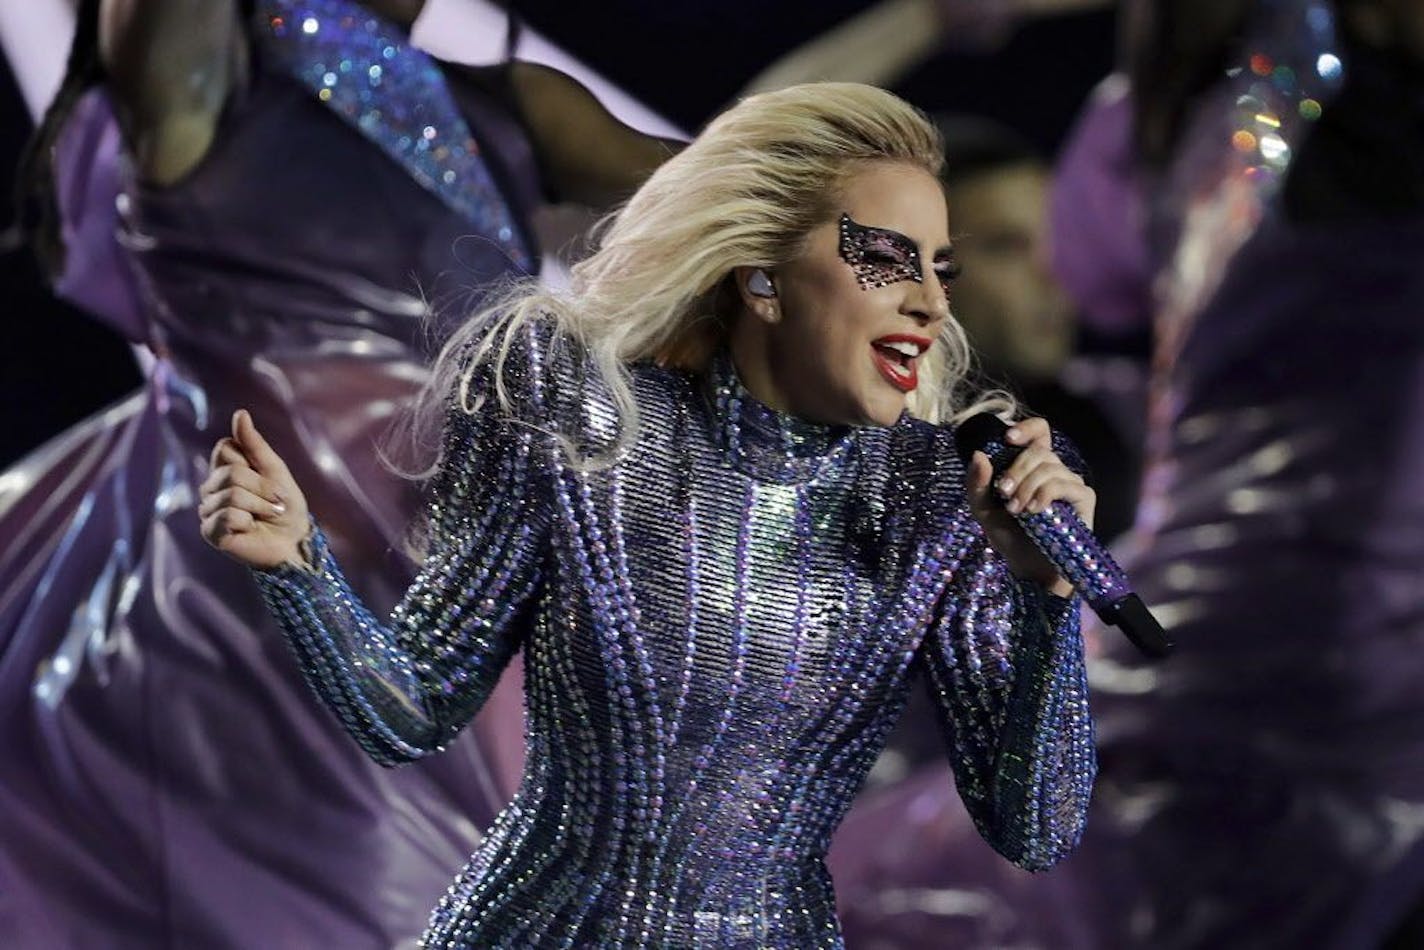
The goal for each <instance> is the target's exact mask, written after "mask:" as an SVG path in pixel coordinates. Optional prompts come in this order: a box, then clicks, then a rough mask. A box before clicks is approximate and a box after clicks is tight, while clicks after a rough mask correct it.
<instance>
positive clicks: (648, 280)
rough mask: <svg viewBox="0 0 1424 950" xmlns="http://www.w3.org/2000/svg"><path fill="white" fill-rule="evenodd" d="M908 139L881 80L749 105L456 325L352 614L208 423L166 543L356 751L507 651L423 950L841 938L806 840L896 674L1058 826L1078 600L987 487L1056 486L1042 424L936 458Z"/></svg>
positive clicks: (958, 361)
mask: <svg viewBox="0 0 1424 950" xmlns="http://www.w3.org/2000/svg"><path fill="white" fill-rule="evenodd" d="M940 161H941V156H940V153H939V150H938V145H937V136H936V133H935V131H934V129H933V127H932V126H931V125H930V124H929V123H928V121H927V120H926V119H925V118H924V117H923V116H922V115H920V114H919V113H918V112H916V111H914V110H913V109H911V108H910V107H909V106H907V105H905V104H904V103H903V102H901V101H900V100H898V99H897V98H895V97H894V96H892V95H890V94H888V93H885V92H882V91H880V90H875V89H872V88H870V87H867V86H859V85H854V84H817V85H809V86H799V87H795V88H792V89H788V90H784V91H781V92H776V93H768V94H765V95H761V96H755V97H752V98H750V99H748V100H746V101H744V102H742V103H741V104H739V105H738V106H736V107H734V108H732V109H731V110H729V111H728V112H727V113H725V114H724V115H722V116H721V117H719V118H718V119H717V120H715V121H714V122H713V123H712V124H711V125H710V126H709V127H708V128H707V130H706V131H705V132H703V133H702V135H700V136H699V137H698V138H697V139H696V140H695V141H694V142H693V143H692V144H691V145H690V146H689V147H688V148H687V149H686V150H685V151H683V152H682V153H681V154H680V155H678V156H677V157H676V158H674V159H672V160H670V161H669V162H668V163H667V164H665V165H664V166H663V167H662V168H660V169H659V170H658V171H657V172H656V173H654V175H653V176H652V177H651V178H650V179H649V181H648V182H647V183H646V184H645V185H644V186H643V187H642V188H641V189H640V190H639V191H638V192H637V193H636V194H635V195H634V196H633V197H632V199H631V200H630V201H629V203H628V204H627V206H626V207H625V208H624V209H623V210H622V211H621V213H620V214H619V216H618V217H617V219H616V221H615V222H614V223H613V224H612V226H611V227H610V229H609V230H608V232H607V234H606V235H605V237H604V238H603V241H602V244H601V247H600V248H599V250H598V251H597V252H596V253H594V254H593V255H592V256H591V257H590V258H589V259H587V260H586V261H584V262H582V263H581V264H579V265H577V266H576V267H575V268H574V270H573V285H572V288H571V289H570V291H569V292H568V293H566V294H555V293H549V292H540V291H537V290H530V289H528V288H525V289H522V290H518V289H517V290H515V291H514V292H513V293H512V294H511V295H509V296H508V297H506V298H504V299H502V300H500V301H497V302H495V303H494V304H493V305H491V307H490V308H488V309H486V310H484V311H482V312H481V313H479V314H477V315H476V316H475V317H474V318H472V319H471V321H470V323H469V324H468V326H467V328H466V330H465V332H464V333H462V334H461V336H460V337H459V338H457V340H456V341H454V342H453V343H452V344H451V346H450V347H449V348H447V351H446V353H445V354H444V356H443V358H442V364H441V366H442V369H441V371H440V372H439V373H438V375H437V382H436V383H435V385H434V387H433V389H432V393H433V395H434V397H435V398H434V404H435V405H436V406H437V407H438V408H440V410H441V411H442V413H444V412H445V411H446V410H447V408H448V416H447V418H446V421H445V442H444V457H443V459H442V461H441V464H440V468H439V471H438V474H437V475H436V477H435V480H434V483H433V488H432V491H431V495H430V507H429V528H430V536H431V544H430V551H429V554H428V556H427V559H426V561H425V565H424V568H423V570H422V572H421V575H420V577H419V578H418V579H417V581H416V583H415V585H414V586H413V587H412V588H411V589H410V590H409V591H408V592H407V593H406V595H405V597H404V599H403V600H402V602H401V604H400V605H399V606H398V607H397V608H396V610H395V611H394V613H393V614H392V615H391V617H390V619H389V620H386V621H382V620H380V619H378V618H377V617H376V616H375V615H374V614H373V613H372V612H371V611H370V610H369V609H367V607H366V606H365V605H364V604H363V602H362V600H361V598H360V597H358V596H357V595H356V594H355V593H354V592H353V591H352V589H351V587H350V585H349V584H348V583H347V581H346V579H345V576H344V570H343V568H342V566H340V561H339V558H338V557H336V556H334V555H333V554H332V551H331V548H330V545H329V542H328V538H327V533H326V531H325V526H324V525H325V518H326V511H325V510H324V506H323V505H322V504H320V503H319V502H315V501H313V502H311V503H310V504H309V503H308V501H307V500H306V499H305V497H304V494H303V491H302V489H301V488H300V487H299V486H300V482H301V477H302V476H301V473H300V472H295V471H294V470H293V469H292V468H291V466H290V465H289V464H288V463H287V462H286V461H285V460H284V459H283V458H282V456H281V453H280V452H279V451H276V450H274V448H273V447H272V446H270V445H269V443H268V441H267V440H266V439H265V438H264V437H263V436H262V435H261V434H259V432H258V428H257V426H256V425H255V423H254V418H256V417H258V413H252V414H249V413H247V412H246V411H240V412H238V413H237V414H236V415H235V418H234V434H233V436H231V437H229V438H226V439H223V440H222V441H220V442H219V443H218V444H217V445H216V446H215V448H214V450H213V460H212V461H213V471H212V475H211V476H210V477H209V479H208V480H207V481H206V482H205V483H204V486H203V488H204V498H203V502H202V505H201V507H200V511H201V512H202V514H203V521H202V532H203V535H204V536H205V537H206V538H207V539H208V540H209V542H210V543H212V544H213V545H214V546H216V547H217V548H219V549H220V550H223V551H225V552H226V553H228V554H230V555H231V556H233V557H234V558H236V559H237V560H239V561H240V562H242V563H244V564H247V565H249V566H250V567H252V568H254V569H255V577H256V579H257V582H258V583H259V584H260V586H261V588H262V590H263V592H264V594H265V596H266V598H267V602H268V603H269V605H270V606H271V608H272V609H273V611H274V612H275V614H276V615H277V616H278V617H279V618H280V620H281V623H282V626H283V628H284V629H285V631H286V633H287V635H288V638H289V640H290V642H291V645H292V646H293V648H294V649H295V652H296V654H297V656H298V657H299V659H300V662H301V666H302V669H303V670H304V672H305V673H306V674H307V676H308V677H309V679H310V680H311V681H312V683H313V685H314V686H315V688H316V690H317V691H318V692H319V693H320V694H321V695H322V697H323V698H324V699H325V700H326V701H327V703H328V705H330V707H331V708H332V710H333V711H334V712H335V713H336V714H337V715H338V716H340V717H341V719H342V721H343V722H344V723H345V725H346V726H347V728H348V729H349V730H350V731H351V732H352V734H353V735H354V736H355V737H356V739H357V741H358V742H360V744H361V745H362V746H363V747H364V748H365V749H366V750H367V751H368V752H369V753H370V754H371V755H372V756H373V757H374V758H376V759H377V760H379V761H382V762H387V763H391V764H394V763H398V762H403V761H407V760H410V759H416V758H420V757H422V756H425V755H428V754H430V753H433V752H435V751H437V750H438V749H439V748H440V747H442V746H443V745H444V744H445V743H447V742H449V741H451V739H452V738H453V737H454V736H455V735H456V734H457V733H458V732H459V730H460V729H461V728H462V727H463V725H464V724H465V723H466V722H468V721H469V719H470V717H471V715H473V714H474V713H475V712H476V711H477V710H478V709H479V707H480V704H481V702H482V701H483V699H484V697H485V696H486V695H487V694H488V691H489V688H490V685H491V683H492V682H493V681H494V679H495V678H496V677H497V676H498V674H499V671H500V668H501V667H502V666H503V664H504V663H505V662H506V661H507V660H508V658H509V657H510V655H511V654H512V653H513V652H514V651H515V650H516V649H520V648H522V649H523V650H524V651H525V654H526V656H527V658H528V661H527V664H526V675H527V687H528V708H529V714H530V723H529V736H528V756H527V764H526V771H525V774H524V780H523V782H522V784H521V786H520V790H519V792H518V794H517V796H516V797H515V799H514V801H513V802H512V803H511V805H510V806H509V807H508V808H507V809H506V810H505V811H504V812H503V813H502V814H501V816H500V817H499V819H498V820H497V821H496V823H495V827H494V829H493V831H492V832H491V834H490V836H489V838H488V839H487V841H486V842H485V844H484V845H483V846H481V848H480V849H479V850H478V851H477V852H476V853H475V855H474V857H473V858H472V859H471V861H470V863H469V864H468V865H467V866H466V868H465V870H464V871H463V872H461V874H460V875H459V876H458V877H457V878H456V880H455V882H454V883H453V884H452V885H451V887H450V889H449V890H448V892H447V894H446V896H445V898H444V899H443V900H442V901H441V902H440V904H439V906H438V907H437V908H436V910H435V911H434V914H433V915H432V918H431V925H430V929H429V930H428V931H427V933H426V936H425V942H426V945H427V946H432V947H436V946H438V947H492V946H511V947H514V946H517V947H525V946H554V945H559V946H627V945H634V944H638V945H656V946H669V947H687V946H776V947H798V948H804V947H810V946H822V947H834V946H839V945H840V942H841V941H840V932H839V927H838V924H837V921H836V919H835V916H834V903H833V895H832V889H831V882H830V878H829V876H828V874H827V872H826V869H825V866H824V864H823V861H822V858H823V855H824V853H825V849H826V847H827V845H828V843H829V839H830V836H831V833H832V832H833V831H834V829H835V827H836V825H837V823H838V821H839V819H840V817H841V815H842V814H843V813H844V811H845V809H846V807H847V806H848V805H849V803H850V800H851V799H852V797H853V796H854V794H855V791H856V789H857V788H858V787H859V786H860V784H861V782H862V781H863V779H864V777H865V773H866V771H867V770H868V769H869V767H870V765H871V763H872V762H873V761H874V759H875V757H876V755H877V753H878V752H879V749H880V746H881V745H882V744H883V742H884V739H885V736H886V734H887V733H888V731H889V730H890V728H891V726H892V725H893V724H894V721H895V718H896V716H897V715H898V712H899V710H900V709H901V708H902V706H903V704H904V701H905V697H906V694H907V692H908V689H909V684H910V679H911V673H912V671H915V670H923V671H924V672H925V673H926V674H927V682H928V685H929V688H930V689H931V690H932V691H933V693H934V695H935V698H936V701H937V703H938V706H939V709H940V714H941V724H942V725H943V727H944V729H945V736H946V748H947V751H948V754H949V758H950V760H951V761H952V762H953V764H954V767H955V770H956V774H957V780H958V785H959V790H960V794H961V795H962V796H963V797H964V799H965V801H966V803H967V805H968V807H969V809H970V811H971V813H972V814H974V816H975V818H976V821H977V823H978V827H979V828H980V830H981V831H982V832H983V834H984V836H985V837H986V838H987V839H988V840H989V841H990V842H991V843H992V844H993V845H994V847H995V848H997V849H998V850H999V851H1000V852H1001V853H1002V854H1004V855H1005V856H1006V857H1008V858H1009V859H1011V860H1012V861H1014V862H1016V863H1018V864H1020V865H1022V866H1025V867H1030V868H1042V867H1047V866H1048V865H1050V864H1052V863H1054V862H1055V861H1057V860H1058V859H1059V858H1061V857H1062V856H1063V855H1064V854H1066V853H1067V852H1068V851H1069V850H1070V849H1071V848H1072V847H1073V844H1074V842H1075V841H1076V840H1077V838H1078V835H1079V834H1080V831H1081V827H1082V816H1083V813H1084V811H1085V809H1086V806H1087V801H1088V796H1089V793H1090V789H1091V786H1092V779H1093V773H1094V767H1095V766H1094V761H1095V759H1094V751H1093V743H1092V728H1091V722H1090V720H1089V717H1088V711H1087V702H1086V693H1085V684H1084V678H1083V667H1082V653H1081V644H1080V640H1079V635H1078V601H1077V599H1076V597H1074V596H1072V590H1071V588H1070V587H1068V585H1067V584H1066V582H1065V581H1063V579H1062V578H1060V577H1059V576H1058V575H1057V572H1056V571H1055V569H1054V568H1053V567H1052V566H1050V565H1049V564H1048V563H1047V562H1046V561H1045V560H1044V559H1043V557H1042V556H1041V555H1040V554H1039V553H1038V552H1037V549H1036V548H1034V547H1033V546H1032V544H1031V543H1029V542H1028V540H1027V537H1026V536H1025V535H1024V534H1023V533H1022V531H1021V530H1020V529H1019V527H1018V525H1017V522H1016V521H1014V519H1013V518H1012V516H1011V514H1010V513H1009V510H1040V509H1041V508H1042V506H1044V505H1045V504H1047V503H1048V502H1050V501H1051V500H1055V499H1058V500H1063V501H1066V502H1069V503H1071V504H1072V505H1074V506H1075V507H1076V509H1077V510H1078V512H1079V513H1080V515H1081V516H1082V517H1083V518H1085V519H1087V520H1089V521H1091V518H1092V514H1093V506H1094V494H1093V492H1092V491H1091V489H1089V488H1088V487H1087V486H1086V485H1085V484H1084V483H1083V480H1082V479H1081V478H1080V477H1079V476H1078V475H1077V474H1075V473H1074V472H1073V471H1072V470H1071V469H1070V468H1069V467H1067V466H1066V465H1065V464H1064V462H1063V461H1061V460H1060V455H1059V454H1057V452H1056V451H1055V448H1054V445H1053V442H1052V440H1051V437H1050V431H1049V427H1048V425H1047V424H1046V423H1045V422H1044V421H1043V420H1039V419H1034V420H1025V421H1021V422H1018V423H1016V424H1015V426H1014V431H1013V434H1012V435H1011V439H1013V440H1015V441H1016V443H1017V444H1018V445H1019V446H1021V447H1023V448H1024V452H1023V454H1021V455H1020V456H1019V458H1018V460H1017V461H1015V462H1014V464H1013V466H1012V467H1011V468H1009V469H1008V470H1007V472H1006V473H1004V476H1003V477H1002V478H1000V479H999V480H998V481H997V482H996V487H991V485H990V481H991V472H990V468H989V465H988V461H987V459H985V458H984V456H983V455H982V453H981V454H976V455H975V456H974V457H973V460H972V464H970V465H966V464H965V463H963V462H962V461H961V460H960V458H959V456H958V455H957V454H956V452H955V449H954V447H953V441H954V439H953V437H954V431H955V429H954V423H955V421H956V420H959V419H962V418H964V417H965V416H966V415H967V414H970V413H973V412H976V411H979V409H981V408H983V404H982V403H981V404H969V401H968V400H966V399H965V398H964V397H965V393H964V392H963V391H962V387H961V386H960V383H961V377H962V374H963V370H964V366H965V364H966V359H967V355H968V354H967V346H966V343H965V341H964V337H963V334H962V331H960V330H959V328H958V327H957V325H956V324H955V323H954V321H953V320H952V319H950V315H949V308H948V301H947V292H948V289H949V284H950V282H951V280H952V278H953V276H954V273H955V271H956V269H957V265H956V263H955V261H954V257H953V250H952V247H951V246H950V243H949V239H948V233H947V226H946V214H945V207H944V198H943V194H942V191H941V188H940V185H939V183H938V181H937V179H936V177H935V174H936V172H937V171H938V169H939V164H940ZM999 407H1000V408H1008V407H1005V406H1003V405H1000V406H999ZM1062 448H1063V447H1062V446H1060V450H1062ZM996 493H997V494H998V495H999V496H1002V497H1003V498H1005V505H1004V507H1001V506H1000V505H999V504H998V503H996V502H995V500H994V496H995V494H996ZM1006 508H1007V509H1009V510H1006ZM309 517H310V518H311V520H309Z"/></svg>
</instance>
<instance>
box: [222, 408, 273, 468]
mask: <svg viewBox="0 0 1424 950" xmlns="http://www.w3.org/2000/svg"><path fill="white" fill-rule="evenodd" d="M232 437H233V441H234V442H235V443H236V444H237V447H238V449H239V450H241V452H242V454H243V455H246V456H247V458H248V460H249V461H250V462H251V463H252V467H253V468H255V469H257V471H258V472H259V473H261V474H263V475H273V476H280V475H285V474H286V472H287V466H286V463H284V462H283V461H282V457H281V456H280V455H278V454H277V452H276V451H275V450H274V449H273V448H272V446H271V445H269V444H268V442H267V440H266V439H264V438H263V437H262V433H260V432H258V431H257V426H256V425H255V424H254V423H253V421H252V413H250V412H248V411H247V410H246V409H239V410H237V412H235V413H233V414H232Z"/></svg>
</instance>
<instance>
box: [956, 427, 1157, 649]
mask: <svg viewBox="0 0 1424 950" xmlns="http://www.w3.org/2000/svg"><path fill="white" fill-rule="evenodd" d="M1008 429H1009V427H1008V426H1006V425H1005V424H1004V423H1003V422H1001V421H999V419H998V418H996V417H995V416H992V415H990V414H989V413H987V412H981V413H980V414H979V415H977V416H974V417H972V418H970V419H967V420H965V422H964V424H963V425H961V426H960V427H959V429H958V430H957V431H956V432H955V444H956V446H957V447H958V449H959V454H960V456H961V457H962V458H963V459H964V464H965V465H968V464H969V460H970V458H972V457H973V455H974V453H975V452H976V451H977V452H983V453H984V454H985V455H987V456H988V457H989V463H990V464H991V465H992V466H993V467H994V477H995V478H997V477H998V476H999V475H1000V474H1001V473H1002V472H1003V471H1004V470H1005V469H1006V468H1008V467H1009V464H1010V463H1012V462H1013V460H1014V459H1015V458H1016V457H1017V456H1018V454H1019V452H1021V451H1023V450H1022V449H1021V448H1020V447H1018V446H1015V445H1009V444H1008V442H1006V441H1005V433H1007V432H1008ZM1014 518H1015V519H1016V520H1017V521H1018V523H1019V524H1020V525H1021V526H1022V527H1023V529H1024V533H1025V534H1027V535H1028V536H1029V538H1030V539H1031V540H1032V541H1033V543H1034V544H1035V545H1036V546H1037V547H1038V549H1039V550H1040V551H1042V552H1043V556H1044V557H1046V558H1048V560H1049V562H1050V563H1052V564H1053V566H1054V567H1056V568H1058V570H1059V572H1060V573H1061V574H1062V575H1063V576H1064V577H1065V578H1067V580H1068V583H1070V584H1072V585H1073V588H1074V589H1075V590H1077V591H1078V593H1079V594H1081V595H1082V597H1083V599H1084V600H1086V601H1087V602H1088V606H1090V607H1092V608H1093V612H1094V613H1096V614H1097V615H1098V616H1099V617H1100V618H1101V619H1102V621H1103V623H1106V624H1109V625H1111V626H1114V627H1117V628H1118V629H1119V630H1121V631H1122V632H1123V633H1124V634H1125V635H1126V636H1127V639H1128V640H1130V641H1132V644H1133V645H1134V646H1135V647H1137V648H1138V649H1139V650H1141V651H1142V652H1143V653H1145V654H1147V655H1148V656H1152V657H1160V656H1166V655H1167V653H1168V651H1170V650H1171V649H1172V641H1171V640H1169V639H1168V638H1167V634H1166V631H1164V630H1163V629H1162V625H1161V624H1159V623H1158V622H1157V619H1156V618H1155V617H1153V616H1152V614H1151V613H1150V612H1149V611H1148V610H1147V605H1146V604H1144V603H1143V602H1142V598H1141V597H1138V596H1137V595H1136V594H1134V593H1133V592H1132V588H1131V586H1130V585H1129V584H1128V580H1127V575H1126V574H1125V573H1123V570H1122V568H1121V567H1119V566H1118V564H1117V562H1116V561H1114V560H1113V558H1112V555H1111V554H1109V553H1108V552H1107V549H1106V548H1105V547H1104V546H1103V543H1102V542H1101V541H1099V540H1098V537H1097V535H1095V534H1093V532H1092V529H1090V528H1089V527H1088V526H1087V525H1085V524H1083V522H1082V519H1080V518H1079V517H1078V513H1077V512H1076V511H1074V510H1073V506H1072V505H1070V504H1068V503H1067V502H1066V501H1055V502H1054V503H1053V504H1052V505H1050V506H1049V507H1048V509H1047V510H1046V511H1041V512H1037V513H1034V514H1030V513H1028V512H1019V513H1017V514H1015V515H1014Z"/></svg>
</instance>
